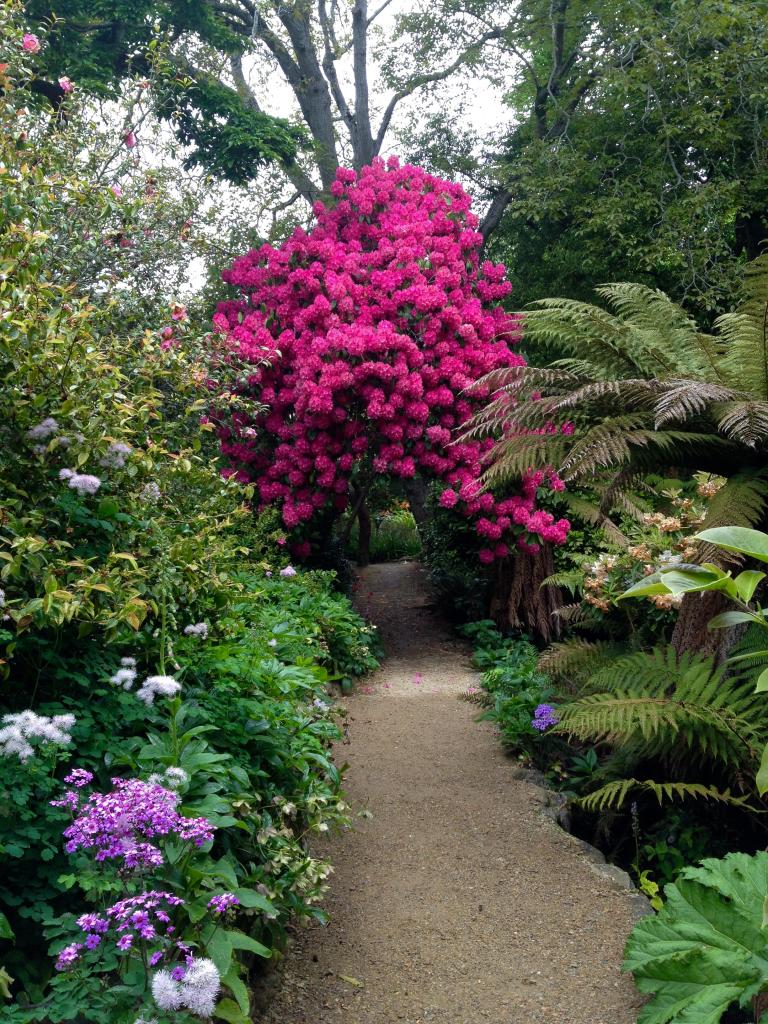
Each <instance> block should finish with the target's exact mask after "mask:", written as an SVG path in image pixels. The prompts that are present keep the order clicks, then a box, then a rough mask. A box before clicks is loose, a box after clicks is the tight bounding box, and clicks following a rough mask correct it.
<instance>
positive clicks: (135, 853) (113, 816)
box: [64, 779, 213, 870]
mask: <svg viewBox="0 0 768 1024" xmlns="http://www.w3.org/2000/svg"><path fill="white" fill-rule="evenodd" d="M112 782H113V785H114V787H115V788H114V789H113V790H112V791H111V792H110V793H92V794H91V796H90V797H89V798H88V800H87V801H86V802H85V803H84V804H83V805H82V806H81V807H80V810H79V813H78V815H77V817H76V818H75V820H74V821H73V822H72V824H71V825H70V826H69V827H68V828H66V829H65V830H64V838H65V839H66V840H67V842H66V845H65V847H64V848H65V850H66V852H67V853H75V852H76V851H77V850H94V851H95V857H96V860H97V861H105V860H120V859H122V861H123V865H124V867H125V868H126V869H128V870H133V869H137V868H145V867H159V866H160V865H161V864H162V863H163V858H162V854H161V852H160V850H159V849H158V848H157V846H156V845H155V844H154V843H152V842H148V841H147V840H152V839H156V838H160V837H164V836H167V835H175V836H177V837H178V838H179V839H181V840H182V841H184V842H191V843H194V844H195V846H202V845H203V844H204V843H206V842H208V841H209V840H211V839H212V838H213V826H212V825H211V823H210V822H209V821H208V820H207V819H206V818H185V817H183V816H182V815H181V814H179V812H178V811H177V809H176V805H177V804H178V801H179V796H178V794H177V793H174V792H173V791H172V790H169V789H165V788H164V787H163V786H160V785H157V784H156V783H150V782H143V781H141V780H140V779H113V780H112Z"/></svg>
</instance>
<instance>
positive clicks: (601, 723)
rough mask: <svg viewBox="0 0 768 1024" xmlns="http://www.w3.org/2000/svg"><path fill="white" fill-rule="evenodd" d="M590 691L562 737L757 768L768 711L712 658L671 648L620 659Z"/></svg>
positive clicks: (575, 704) (563, 718) (563, 722)
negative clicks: (714, 662)
mask: <svg viewBox="0 0 768 1024" xmlns="http://www.w3.org/2000/svg"><path fill="white" fill-rule="evenodd" d="M588 685H589V688H590V689H592V688H597V687H602V689H601V691H600V692H597V693H590V694H583V695H582V696H580V697H579V698H578V699H577V700H575V701H571V702H570V703H567V704H565V705H563V706H562V707H561V708H560V709H559V714H560V723H559V725H558V726H557V730H558V732H563V733H566V734H569V735H573V736H577V737H578V738H579V739H581V740H590V741H591V742H593V743H594V742H607V743H610V744H613V745H622V744H632V745H634V747H635V748H636V751H637V752H638V754H639V755H642V756H648V757H650V756H654V757H660V758H661V759H662V760H665V761H667V762H668V763H671V762H672V761H673V760H675V759H679V758H680V757H681V755H682V751H683V750H685V751H687V753H686V754H685V757H686V759H687V760H688V761H691V762H693V761H699V762H701V763H705V762H707V763H708V762H710V761H712V760H716V761H719V762H721V763H722V765H724V766H726V767H727V768H728V769H730V770H740V769H742V768H746V767H747V766H753V765H754V761H755V758H756V754H757V747H758V745H759V742H760V741H761V739H762V737H763V735H764V734H765V732H766V730H768V712H767V711H766V709H765V708H764V707H763V704H762V703H761V701H760V695H756V694H755V693H754V692H752V691H753V687H752V685H751V683H750V681H749V680H748V679H746V678H743V677H740V676H735V675H730V676H726V675H725V672H724V669H723V668H722V667H717V666H715V665H714V664H713V662H712V659H711V658H706V657H703V656H701V655H697V654H695V653H690V652H688V653H686V654H684V655H682V656H680V657H678V656H677V654H676V653H675V651H674V650H673V649H672V648H671V647H670V648H663V649H657V650H654V651H652V652H650V653H646V652H636V653H634V654H631V655H628V656H626V657H624V658H618V659H614V660H613V661H612V662H610V663H608V664H605V665H604V666H603V667H601V668H599V669H598V670H597V671H595V672H594V673H592V675H591V677H590V679H589V684H588Z"/></svg>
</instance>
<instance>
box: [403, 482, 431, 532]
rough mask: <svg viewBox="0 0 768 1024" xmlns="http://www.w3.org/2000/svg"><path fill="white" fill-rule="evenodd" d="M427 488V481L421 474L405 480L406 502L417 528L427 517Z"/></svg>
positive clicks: (422, 524)
mask: <svg viewBox="0 0 768 1024" xmlns="http://www.w3.org/2000/svg"><path fill="white" fill-rule="evenodd" d="M428 489H429V485H428V484H427V481H426V480H425V479H424V478H423V477H421V476H415V477H411V478H410V479H407V480H406V481H405V493H406V495H407V496H408V504H409V505H410V508H411V514H412V515H413V518H414V519H415V520H416V526H417V527H418V529H419V530H421V528H422V526H424V524H425V523H426V521H427V519H428V518H429V517H428V516H427V491H428Z"/></svg>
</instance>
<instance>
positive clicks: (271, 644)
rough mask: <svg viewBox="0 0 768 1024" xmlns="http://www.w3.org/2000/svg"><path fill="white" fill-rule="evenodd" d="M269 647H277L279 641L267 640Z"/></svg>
mask: <svg viewBox="0 0 768 1024" xmlns="http://www.w3.org/2000/svg"><path fill="white" fill-rule="evenodd" d="M267 647H277V640H274V639H272V640H267Z"/></svg>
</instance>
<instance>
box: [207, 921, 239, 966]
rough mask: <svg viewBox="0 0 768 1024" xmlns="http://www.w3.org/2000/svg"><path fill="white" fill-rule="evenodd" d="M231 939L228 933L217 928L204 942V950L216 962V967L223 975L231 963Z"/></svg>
mask: <svg viewBox="0 0 768 1024" xmlns="http://www.w3.org/2000/svg"><path fill="white" fill-rule="evenodd" d="M232 949H233V945H232V940H231V939H230V933H229V932H226V931H224V930H223V929H222V928H217V929H216V930H215V931H214V933H213V934H212V935H211V938H210V939H209V940H208V942H207V943H206V952H207V954H208V956H209V957H210V958H211V960H213V962H214V963H215V964H216V969H217V970H218V972H219V974H220V975H221V976H222V977H223V976H224V975H225V974H226V973H227V971H228V970H229V968H230V965H231V963H232Z"/></svg>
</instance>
